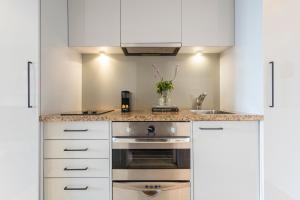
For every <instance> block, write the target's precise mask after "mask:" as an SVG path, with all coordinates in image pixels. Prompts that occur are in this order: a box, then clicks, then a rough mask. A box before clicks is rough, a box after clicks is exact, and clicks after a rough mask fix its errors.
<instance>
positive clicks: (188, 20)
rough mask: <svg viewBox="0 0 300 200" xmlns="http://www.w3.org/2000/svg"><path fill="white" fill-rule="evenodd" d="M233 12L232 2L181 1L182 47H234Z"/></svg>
mask: <svg viewBox="0 0 300 200" xmlns="http://www.w3.org/2000/svg"><path fill="white" fill-rule="evenodd" d="M234 12H235V11H234V0H182V45H183V46H232V45H234Z"/></svg>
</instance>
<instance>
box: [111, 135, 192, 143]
mask: <svg viewBox="0 0 300 200" xmlns="http://www.w3.org/2000/svg"><path fill="white" fill-rule="evenodd" d="M112 141H113V143H127V144H143V143H152V144H153V143H154V144H166V143H167V144H173V143H189V142H190V141H191V140H190V138H118V137H113V138H112Z"/></svg>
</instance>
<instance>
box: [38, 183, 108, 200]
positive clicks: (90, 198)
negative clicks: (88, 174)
mask: <svg viewBox="0 0 300 200" xmlns="http://www.w3.org/2000/svg"><path fill="white" fill-rule="evenodd" d="M66 189H67V190H66ZM68 189H69V190H68ZM72 189H73V190H72ZM74 189H75V190H74ZM76 189H77V190H76ZM78 189H79V190H78ZM80 189H81V190H80ZM99 199H101V200H109V179H108V178H45V179H44V200H99Z"/></svg>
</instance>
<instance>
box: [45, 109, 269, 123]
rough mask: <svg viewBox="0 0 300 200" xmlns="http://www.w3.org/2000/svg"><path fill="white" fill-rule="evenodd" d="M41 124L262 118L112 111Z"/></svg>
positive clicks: (257, 117) (51, 118) (255, 116)
mask: <svg viewBox="0 0 300 200" xmlns="http://www.w3.org/2000/svg"><path fill="white" fill-rule="evenodd" d="M39 119H40V121H41V122H76V121H124V122H126V121H263V120H264V116H263V115H258V114H243V113H238V114H217V115H216V114H203V115H200V114H194V113H191V112H189V111H180V112H178V113H160V114H156V113H155V114H154V113H151V112H147V111H142V112H141V111H139V112H131V113H125V114H124V113H121V112H120V111H113V112H110V113H106V114H103V115H84V116H80V115H72V116H62V115H60V114H50V115H41V116H40V118H39Z"/></svg>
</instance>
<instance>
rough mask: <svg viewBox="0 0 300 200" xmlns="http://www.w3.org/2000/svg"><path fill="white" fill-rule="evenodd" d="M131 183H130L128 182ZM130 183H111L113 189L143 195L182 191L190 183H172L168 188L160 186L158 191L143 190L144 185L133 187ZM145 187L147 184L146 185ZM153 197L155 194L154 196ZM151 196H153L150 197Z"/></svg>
mask: <svg viewBox="0 0 300 200" xmlns="http://www.w3.org/2000/svg"><path fill="white" fill-rule="evenodd" d="M130 183H131V182H130ZM130 183H127V182H123V183H119V182H118V183H116V182H115V183H113V187H118V188H122V189H126V190H133V191H137V192H143V193H144V194H145V192H148V193H151V192H153V193H154V192H156V194H158V193H160V192H163V191H168V190H177V189H182V188H187V187H190V183H189V182H186V183H174V184H173V185H169V186H163V185H162V186H160V188H158V189H149V188H145V187H144V186H145V183H141V184H140V185H138V186H133V185H131V184H130ZM149 184H151V183H149ZM146 185H147V183H146ZM154 195H155V194H154ZM152 196H153V195H152Z"/></svg>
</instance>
